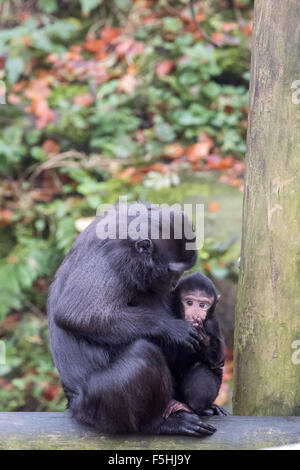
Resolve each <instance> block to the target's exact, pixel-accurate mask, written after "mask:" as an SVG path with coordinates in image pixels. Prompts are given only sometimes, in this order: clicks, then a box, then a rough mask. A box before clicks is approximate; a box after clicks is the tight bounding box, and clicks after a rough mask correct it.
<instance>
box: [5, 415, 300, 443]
mask: <svg viewBox="0 0 300 470" xmlns="http://www.w3.org/2000/svg"><path fill="white" fill-rule="evenodd" d="M204 420H205V421H209V422H210V423H211V424H213V425H215V426H216V427H217V429H218V430H217V432H216V433H215V434H214V435H213V436H211V437H208V438H204V439H197V438H187V437H175V436H174V437H167V436H159V437H144V436H118V437H111V436H103V435H99V434H98V433H97V432H95V431H94V430H92V429H90V428H88V427H85V426H80V425H78V424H77V423H76V422H74V421H73V420H72V419H71V417H70V415H69V413H68V412H66V413H21V412H20V413H13V412H10V413H9V412H8V413H0V449H1V450H14V449H20V450H23V449H34V450H37V449H53V450H54V449H82V450H83V449H87V450H88V449H90V450H92V449H97V450H131V449H135V450H176V449H185V450H202V449H203V450H204V449H205V450H209V449H263V448H268V447H273V446H277V447H278V446H283V445H289V444H295V443H298V442H299V440H300V417H278V418H277V417H250V416H247V417H243V416H231V417H212V418H204Z"/></svg>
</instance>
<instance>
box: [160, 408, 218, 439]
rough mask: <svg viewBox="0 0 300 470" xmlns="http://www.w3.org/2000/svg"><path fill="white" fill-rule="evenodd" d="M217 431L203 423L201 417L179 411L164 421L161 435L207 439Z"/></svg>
mask: <svg viewBox="0 0 300 470" xmlns="http://www.w3.org/2000/svg"><path fill="white" fill-rule="evenodd" d="M215 431H216V428H215V427H214V426H211V424H208V423H204V422H203V421H201V419H200V418H199V416H197V415H196V414H194V413H187V412H186V411H179V412H178V413H174V414H172V415H171V416H169V418H168V419H166V420H164V421H163V423H162V424H161V427H160V434H167V435H172V436H176V435H177V436H193V437H207V436H211V435H212V434H213V433H214V432H215Z"/></svg>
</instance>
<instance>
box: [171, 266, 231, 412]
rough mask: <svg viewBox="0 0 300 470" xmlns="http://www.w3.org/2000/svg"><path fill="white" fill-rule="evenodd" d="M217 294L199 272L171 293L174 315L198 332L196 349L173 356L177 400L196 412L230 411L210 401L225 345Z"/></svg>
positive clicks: (218, 383) (217, 382)
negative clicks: (217, 310)
mask: <svg viewBox="0 0 300 470" xmlns="http://www.w3.org/2000/svg"><path fill="white" fill-rule="evenodd" d="M219 297H220V296H219V295H218V294H217V291H216V288H215V286H214V284H213V282H212V281H211V280H210V279H208V278H207V277H206V276H204V275H203V274H200V273H196V274H192V275H190V276H187V277H185V278H183V279H182V280H181V281H179V283H178V285H177V287H176V289H175V290H174V292H173V296H172V301H173V313H174V315H175V316H176V317H177V318H185V319H186V321H188V322H190V323H191V324H192V325H193V326H194V327H195V328H196V330H197V332H198V333H199V351H198V352H194V353H192V352H191V353H190V354H188V353H186V352H184V351H182V352H179V354H178V355H177V357H175V358H174V362H175V366H174V369H173V370H174V377H175V383H176V390H177V394H176V400H178V401H179V402H180V403H183V404H185V406H186V405H187V406H188V407H189V408H190V409H191V410H193V411H194V412H196V413H197V414H199V415H205V414H207V415H208V414H217V415H225V416H226V415H228V414H229V413H228V412H227V411H226V410H224V409H223V408H221V407H219V406H217V405H214V404H213V403H214V400H215V399H216V397H217V395H218V393H219V390H220V387H221V383H222V367H223V365H224V345H223V340H222V338H221V335H220V331H219V325H218V320H217V318H216V316H215V308H216V305H217V302H218V300H219Z"/></svg>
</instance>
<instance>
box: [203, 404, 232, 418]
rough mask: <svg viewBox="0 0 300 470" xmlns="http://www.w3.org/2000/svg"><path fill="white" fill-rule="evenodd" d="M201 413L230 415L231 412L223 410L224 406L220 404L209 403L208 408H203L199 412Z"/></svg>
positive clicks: (204, 414)
mask: <svg viewBox="0 0 300 470" xmlns="http://www.w3.org/2000/svg"><path fill="white" fill-rule="evenodd" d="M201 415H202V416H231V413H229V411H227V410H225V408H222V406H218V405H211V406H210V407H209V408H207V409H206V410H204V411H203V413H201Z"/></svg>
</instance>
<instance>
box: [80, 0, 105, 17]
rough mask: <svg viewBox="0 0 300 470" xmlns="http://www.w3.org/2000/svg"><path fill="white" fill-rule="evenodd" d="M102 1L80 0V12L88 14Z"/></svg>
mask: <svg viewBox="0 0 300 470" xmlns="http://www.w3.org/2000/svg"><path fill="white" fill-rule="evenodd" d="M101 2H102V0H80V4H81V9H82V12H83V13H85V14H88V13H90V12H91V11H92V10H94V9H95V8H96V7H98V6H99V5H100V3H101Z"/></svg>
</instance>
